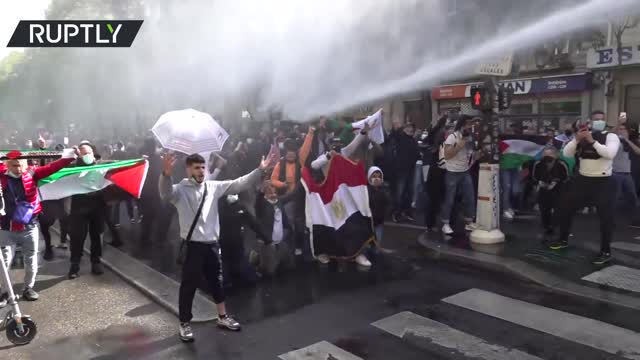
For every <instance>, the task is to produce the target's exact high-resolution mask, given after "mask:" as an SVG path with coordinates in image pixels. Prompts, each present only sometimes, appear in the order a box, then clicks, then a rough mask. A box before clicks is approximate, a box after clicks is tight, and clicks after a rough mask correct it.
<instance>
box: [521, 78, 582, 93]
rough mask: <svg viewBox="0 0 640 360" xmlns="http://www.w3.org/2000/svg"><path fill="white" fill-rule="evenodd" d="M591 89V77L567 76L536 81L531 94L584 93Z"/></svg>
mask: <svg viewBox="0 0 640 360" xmlns="http://www.w3.org/2000/svg"><path fill="white" fill-rule="evenodd" d="M590 87H591V76H590V74H585V75H581V76H567V77H559V78H548V79H539V80H535V81H534V83H533V87H532V89H531V92H533V93H536V94H539V93H552V92H564V91H582V90H586V89H589V88H590Z"/></svg>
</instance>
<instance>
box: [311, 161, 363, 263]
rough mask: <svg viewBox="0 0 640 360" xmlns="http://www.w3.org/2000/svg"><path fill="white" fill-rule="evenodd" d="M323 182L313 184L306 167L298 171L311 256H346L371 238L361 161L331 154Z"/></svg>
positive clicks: (357, 250) (354, 253) (346, 257)
mask: <svg viewBox="0 0 640 360" xmlns="http://www.w3.org/2000/svg"><path fill="white" fill-rule="evenodd" d="M328 166H329V170H328V172H327V176H326V177H325V180H324V182H322V183H321V184H318V183H316V182H315V181H314V180H313V177H312V175H311V170H310V169H309V168H304V169H303V171H302V184H303V185H304V188H305V191H306V203H305V212H306V221H307V227H308V228H309V229H310V230H311V239H310V241H311V249H313V253H314V256H317V255H320V254H326V255H329V257H332V258H341V259H349V258H353V257H355V256H357V255H358V254H360V252H361V251H362V250H363V249H364V248H365V247H366V246H367V245H368V244H369V243H370V242H372V241H374V237H373V228H372V222H371V209H370V208H369V194H368V192H367V175H366V171H365V169H364V164H363V162H359V163H354V162H352V161H350V160H349V159H346V158H344V157H342V156H340V155H336V156H333V157H332V158H331V161H330V163H329V165H328Z"/></svg>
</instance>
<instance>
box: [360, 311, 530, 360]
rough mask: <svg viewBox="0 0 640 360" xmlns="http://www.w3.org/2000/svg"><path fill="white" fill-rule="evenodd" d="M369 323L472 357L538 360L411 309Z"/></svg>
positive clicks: (392, 332)
mask: <svg viewBox="0 0 640 360" xmlns="http://www.w3.org/2000/svg"><path fill="white" fill-rule="evenodd" d="M371 325H373V326H375V327H377V328H378V329H380V330H383V331H386V332H388V333H390V334H392V335H394V336H397V337H400V338H402V337H405V336H406V335H409V334H410V335H412V336H415V337H418V338H423V339H426V340H428V342H430V343H433V344H436V345H439V346H441V347H444V348H447V349H451V350H454V351H456V352H459V353H461V354H463V355H465V356H469V357H473V358H474V359H487V360H540V358H538V357H535V356H533V355H529V354H527V353H524V352H522V351H519V350H517V349H507V348H505V347H502V346H499V345H492V344H489V343H487V342H486V341H485V340H483V339H480V338H477V337H475V336H473V335H470V334H467V333H465V332H462V331H459V330H456V329H454V328H452V327H450V326H448V325H445V324H443V323H440V322H437V321H434V320H431V319H429V318H426V317H423V316H420V315H417V314H414V313H412V312H410V311H405V312H401V313H398V314H395V315H392V316H389V317H387V318H384V319H382V320H378V321H376V322H374V323H372V324H371Z"/></svg>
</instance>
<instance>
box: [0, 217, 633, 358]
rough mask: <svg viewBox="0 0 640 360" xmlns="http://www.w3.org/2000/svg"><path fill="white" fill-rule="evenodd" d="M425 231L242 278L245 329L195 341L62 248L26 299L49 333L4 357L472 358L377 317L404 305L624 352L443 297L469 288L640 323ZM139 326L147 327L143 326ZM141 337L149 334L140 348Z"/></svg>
mask: <svg viewBox="0 0 640 360" xmlns="http://www.w3.org/2000/svg"><path fill="white" fill-rule="evenodd" d="M417 234H418V231H416V230H410V229H397V230H393V231H389V232H388V233H387V235H388V236H387V239H388V240H386V242H385V246H387V247H389V248H392V249H394V250H395V253H394V254H391V255H386V256H384V257H382V258H381V259H379V261H378V262H377V264H376V265H375V266H374V268H373V269H371V270H369V271H362V269H358V268H356V267H355V266H354V265H353V264H347V265H346V266H328V267H320V266H317V265H316V264H306V265H305V264H301V265H300V266H299V267H298V268H297V269H296V270H294V271H292V272H291V273H288V274H284V275H283V276H281V277H278V278H275V279H270V280H264V281H262V282H260V283H259V284H258V286H256V287H255V288H244V289H236V290H234V291H233V292H231V293H230V294H229V296H228V299H227V303H228V308H229V312H230V313H231V314H233V315H235V316H236V317H237V318H238V319H239V320H240V321H241V323H242V324H243V326H244V328H243V331H241V332H239V333H229V332H225V331H222V330H219V329H217V328H216V327H215V324H212V323H204V324H195V325H194V331H195V335H196V341H195V343H193V344H183V343H181V342H180V341H179V339H178V337H177V334H176V331H177V319H176V318H175V317H174V316H173V315H171V314H168V313H167V312H166V311H165V310H164V309H162V308H160V307H158V306H157V305H155V304H153V303H151V301H150V300H148V299H147V298H145V297H144V296H143V295H141V294H140V293H138V292H137V290H134V289H132V288H131V287H129V286H128V285H126V283H124V282H123V281H122V280H121V279H119V278H117V277H116V276H115V275H114V274H111V273H107V274H105V276H104V277H99V278H96V277H93V276H91V275H88V274H87V272H88V271H87V270H88V269H86V266H85V268H84V269H83V270H84V275H83V276H81V277H80V278H79V279H77V280H75V281H67V280H64V278H63V277H64V273H65V272H66V262H65V261H64V260H65V259H64V255H63V256H61V258H59V259H58V262H55V263H53V264H48V265H46V268H47V269H48V270H47V271H44V272H42V274H43V275H48V276H50V277H49V278H48V280H47V279H45V280H44V281H43V282H40V283H39V285H37V286H36V288H37V289H38V286H43V287H44V288H43V289H42V290H43V291H42V295H43V299H42V300H40V301H39V302H36V303H29V304H25V308H26V309H28V310H29V312H30V313H31V314H32V315H33V316H34V318H36V319H37V321H38V322H39V324H40V328H41V333H40V334H39V337H38V338H37V340H36V341H35V342H34V343H32V344H30V345H28V346H26V347H22V348H15V347H11V346H10V345H8V343H7V342H6V340H3V341H2V343H1V345H0V358H2V359H5V358H7V359H41V358H44V359H57V358H68V359H127V358H132V356H135V357H136V358H149V359H212V358H213V359H221V360H224V359H251V360H254V359H276V358H277V357H278V356H279V355H281V354H284V353H287V352H289V351H292V350H295V349H299V348H303V347H306V346H309V345H311V344H315V343H317V342H320V341H327V342H329V343H332V344H335V345H337V346H338V347H340V348H342V349H344V350H346V351H348V352H350V353H352V354H354V355H355V356H358V357H360V358H362V359H371V360H373V359H407V360H411V359H416V360H417V359H469V357H468V356H464V355H462V354H460V353H459V352H457V351H452V350H451V349H447V348H443V347H442V346H439V345H436V344H428V345H427V346H425V347H417V346H416V345H415V344H412V343H409V342H408V341H406V340H404V339H401V338H397V337H394V336H392V335H390V334H388V333H386V332H384V331H382V330H380V329H378V328H375V327H373V326H372V325H371V323H373V322H375V321H377V320H380V319H382V318H385V317H388V316H391V315H394V314H397V313H400V312H403V311H411V312H413V313H415V314H418V315H420V316H423V317H427V318H430V319H433V320H436V321H438V322H441V323H443V324H446V325H448V326H451V327H453V328H455V329H458V330H460V331H463V332H465V333H467V334H470V335H474V336H476V337H478V338H482V339H485V340H486V341H487V342H488V343H490V344H495V345H500V346H503V347H506V348H515V349H518V350H521V351H524V352H526V353H528V354H531V355H534V356H537V357H539V358H542V359H562V360H565V359H585V360H590V359H621V358H622V357H620V356H617V355H613V354H609V353H606V352H604V351H602V350H597V349H595V348H593V347H589V346H585V345H581V344H578V343H575V342H572V341H568V340H564V339H562V338H559V337H555V336H551V335H548V334H545V333H543V332H540V331H536V330H532V329H529V328H526V327H524V326H520V325H516V324H512V323H509V322H506V321H503V320H499V319H496V318H494V317H491V316H488V315H485V314H482V313H478V312H474V311H471V310H466V309H463V308H460V307H457V306H454V305H451V304H447V303H445V302H442V301H441V300H442V299H443V298H445V297H448V296H451V295H454V294H458V293H460V292H463V291H465V290H468V289H471V288H478V289H483V290H487V291H491V292H493V293H496V294H500V295H503V296H508V297H511V298H513V299H519V300H523V301H527V302H529V303H533V304H539V305H542V306H545V307H548V308H552V309H557V310H561V311H565V312H568V313H572V314H576V315H580V316H584V317H587V318H590V319H595V320H599V321H603V322H606V323H609V324H612V325H616V326H619V327H622V328H625V329H629V330H631V331H634V332H640V321H638V319H640V317H639V316H638V315H639V314H637V312H633V311H629V310H625V309H622V308H616V307H612V306H608V305H603V304H600V303H595V302H589V301H584V300H581V299H577V298H569V297H566V296H559V295H556V294H552V293H550V292H548V291H546V290H545V289H543V288H541V287H538V286H535V285H532V284H528V283H523V282H521V281H518V280H516V279H512V278H510V277H508V276H506V275H501V274H496V273H488V272H484V271H480V270H477V269H474V268H465V267H461V266H459V265H453V264H450V263H446V262H439V261H436V260H432V259H429V258H427V257H426V256H425V254H424V253H423V250H422V248H420V247H418V246H416V245H415V237H416V235H417ZM38 290H41V289H38ZM132 326H133V327H132ZM105 329H106V330H105ZM139 329H143V330H144V334H143V336H140V335H139V334H138V333H137V331H138V330H139ZM132 339H138V340H136V341H140V342H142V343H143V346H140V347H134V349H135V351H134V352H131V343H132V341H133V340H132ZM133 343H135V341H133ZM123 349H129V350H127V351H124V350H123ZM61 351H62V353H61ZM54 354H64V357H56V356H54ZM5 356H7V357H5Z"/></svg>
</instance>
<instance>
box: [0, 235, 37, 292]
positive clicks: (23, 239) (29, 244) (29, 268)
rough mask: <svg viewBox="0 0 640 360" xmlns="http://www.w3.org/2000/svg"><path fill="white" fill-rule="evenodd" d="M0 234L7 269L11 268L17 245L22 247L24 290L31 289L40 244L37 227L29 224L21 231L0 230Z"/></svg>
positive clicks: (35, 272)
mask: <svg viewBox="0 0 640 360" xmlns="http://www.w3.org/2000/svg"><path fill="white" fill-rule="evenodd" d="M0 232H1V234H0V245H1V246H2V255H3V256H4V261H5V265H6V266H7V269H8V268H9V266H11V262H12V261H13V257H14V255H15V254H16V247H17V245H20V246H22V257H23V260H24V288H25V289H26V288H32V287H33V286H34V285H35V283H36V275H37V274H38V244H39V243H40V231H39V230H38V226H37V225H35V224H31V225H27V226H26V227H25V229H24V230H21V231H5V230H0Z"/></svg>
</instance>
